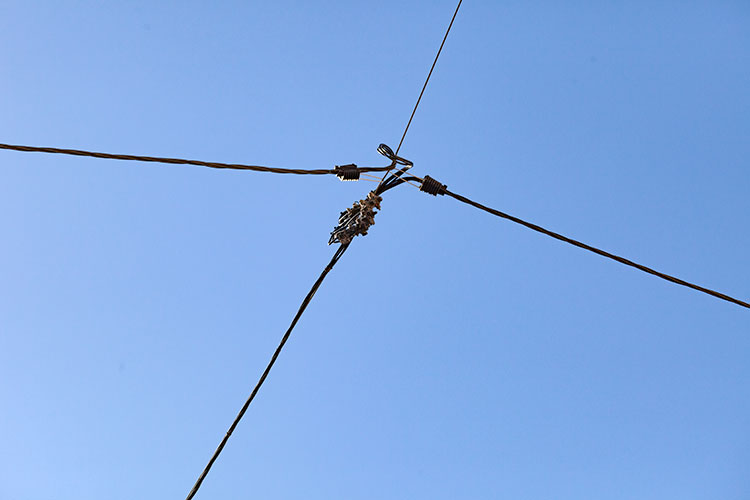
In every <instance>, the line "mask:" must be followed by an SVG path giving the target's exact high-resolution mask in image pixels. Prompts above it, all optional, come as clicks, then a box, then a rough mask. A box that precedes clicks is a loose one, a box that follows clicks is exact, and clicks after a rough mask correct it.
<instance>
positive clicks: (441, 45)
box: [396, 0, 463, 154]
mask: <svg viewBox="0 0 750 500" xmlns="http://www.w3.org/2000/svg"><path fill="white" fill-rule="evenodd" d="M461 2H463V0H458V5H457V6H456V11H455V12H454V13H453V17H452V18H451V22H450V24H449V25H448V29H447V30H446V31H445V36H444V37H443V41H442V43H441V44H440V48H439V49H438V51H437V54H436V55H435V60H434V61H432V67H430V72H429V73H428V74H427V79H426V80H425V82H424V85H423V86H422V91H421V92H420V93H419V97H418V98H417V103H416V104H415V105H414V109H413V110H412V112H411V116H410V117H409V122H408V123H407V124H406V128H405V129H404V133H403V135H402V136H401V140H400V141H399V142H398V147H397V148H396V154H398V152H399V151H400V150H401V145H402V144H403V143H404V137H406V132H408V131H409V125H411V121H412V119H413V118H414V113H416V112H417V108H418V107H419V102H420V101H421V100H422V95H423V94H424V90H425V89H426V88H427V83H429V81H430V77H431V76H432V70H434V69H435V64H437V61H438V57H440V53H441V52H442V51H443V45H445V40H447V39H448V33H450V32H451V27H452V26H453V21H454V20H455V19H456V14H458V9H459V8H460V7H461Z"/></svg>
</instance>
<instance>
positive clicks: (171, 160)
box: [0, 144, 392, 175]
mask: <svg viewBox="0 0 750 500" xmlns="http://www.w3.org/2000/svg"><path fill="white" fill-rule="evenodd" d="M0 149H9V150H12V151H22V152H32V153H54V154H64V155H73V156H89V157H92V158H106V159H109V160H132V161H144V162H154V163H170V164H176V165H198V166H200V167H210V168H225V169H232V170H252V171H255V172H271V173H274V174H298V175H327V174H334V175H338V174H339V173H340V172H341V171H340V169H339V168H338V167H337V168H330V169H312V170H309V169H299V168H279V167H264V166H260V165H243V164H239V163H217V162H210V161H200V160H184V159H182V158H162V157H158V156H139V155H123V154H112V153H98V152H96V151H82V150H79V149H62V148H48V147H39V146H19V145H15V144H0ZM355 168H356V169H357V171H358V172H386V174H387V173H388V172H389V171H390V170H392V167H356V166H355Z"/></svg>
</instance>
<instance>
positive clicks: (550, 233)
mask: <svg viewBox="0 0 750 500" xmlns="http://www.w3.org/2000/svg"><path fill="white" fill-rule="evenodd" d="M445 194H446V195H448V196H450V197H452V198H454V199H456V200H458V201H460V202H463V203H466V204H467V205H471V206H473V207H475V208H478V209H480V210H484V211H485V212H488V213H491V214H492V215H496V216H498V217H502V218H504V219H508V220H509V221H512V222H515V223H516V224H520V225H522V226H525V227H527V228H529V229H533V230H534V231H536V232H538V233H542V234H545V235H547V236H551V237H552V238H555V239H557V240H560V241H564V242H565V243H570V244H571V245H574V246H577V247H578V248H583V249H584V250H588V251H589V252H593V253H595V254H598V255H601V256H602V257H606V258H608V259H612V260H614V261H616V262H619V263H621V264H625V265H626V266H630V267H634V268H636V269H638V270H640V271H643V272H645V273H648V274H652V275H654V276H656V277H659V278H661V279H664V280H667V281H670V282H672V283H676V284H678V285H682V286H686V287H688V288H692V289H693V290H697V291H699V292H703V293H706V294H708V295H712V296H714V297H716V298H719V299H722V300H726V301H727V302H731V303H733V304H737V305H738V306H742V307H745V308H748V309H750V303H747V302H744V301H742V300H739V299H735V298H734V297H730V296H729V295H726V294H723V293H721V292H717V291H715V290H711V289H709V288H705V287H702V286H699V285H696V284H694V283H690V282H688V281H685V280H681V279H680V278H676V277H674V276H670V275H669V274H665V273H662V272H660V271H656V270H654V269H651V268H650V267H646V266H644V265H641V264H638V263H636V262H633V261H632V260H629V259H626V258H624V257H620V256H618V255H614V254H612V253H609V252H606V251H604V250H601V249H599V248H596V247H593V246H591V245H587V244H586V243H582V242H580V241H578V240H574V239H572V238H568V237H567V236H563V235H561V234H559V233H556V232H554V231H550V230H549V229H545V228H543V227H541V226H537V225H536V224H532V223H531V222H527V221H525V220H522V219H519V218H518V217H514V216H512V215H509V214H506V213H504V212H501V211H499V210H495V209H494V208H490V207H487V206H484V205H482V204H481V203H477V202H476V201H472V200H470V199H468V198H465V197H463V196H461V195H460V194H456V193H452V192H450V191H448V190H446V191H445Z"/></svg>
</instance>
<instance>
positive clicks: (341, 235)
mask: <svg viewBox="0 0 750 500" xmlns="http://www.w3.org/2000/svg"><path fill="white" fill-rule="evenodd" d="M381 201H383V198H381V197H380V196H378V195H377V194H375V192H374V191H370V192H369V193H367V197H366V198H365V199H364V200H359V201H357V202H355V203H354V204H353V205H352V207H351V208H347V209H346V210H344V211H343V212H341V215H339V224H338V226H336V227H335V228H333V231H332V232H331V238H330V239H329V240H328V244H329V245H332V244H333V243H341V244H342V245H348V244H349V243H350V242H351V241H352V240H353V239H354V237H355V236H357V235H362V236H365V235H366V234H367V230H368V229H370V226H372V225H373V224H375V214H377V212H376V211H375V209H376V208H377V209H378V210H379V209H380V202H381Z"/></svg>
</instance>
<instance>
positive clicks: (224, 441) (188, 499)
mask: <svg viewBox="0 0 750 500" xmlns="http://www.w3.org/2000/svg"><path fill="white" fill-rule="evenodd" d="M347 248H349V244H348V243H347V244H342V245H341V246H339V248H338V250H336V253H335V254H334V255H333V257H332V258H331V261H330V262H329V263H328V265H327V266H326V267H325V269H323V272H322V273H320V276H319V277H318V279H317V281H316V282H315V283H314V284H313V286H312V288H311V289H310V291H309V292H308V293H307V296H306V297H305V299H304V300H303V301H302V304H301V305H300V306H299V309H298V310H297V314H296V315H295V316H294V319H293V320H292V323H291V324H290V325H289V328H288V329H287V331H286V333H285V334H284V336H283V337H282V338H281V342H280V343H279V346H278V347H277V348H276V351H274V353H273V356H271V361H269V362H268V365H267V366H266V369H265V370H263V374H262V375H261V376H260V379H259V380H258V383H257V384H255V387H254V388H253V391H252V392H251V393H250V397H248V398H247V401H245V404H244V405H242V408H241V409H240V411H239V413H238V414H237V416H236V417H235V419H234V422H232V425H231V426H230V427H229V430H227V433H226V434H225V435H224V438H223V439H222V440H221V442H220V443H219V446H218V447H217V448H216V451H214V454H213V455H212V456H211V459H210V460H209V461H208V464H207V465H206V467H205V468H204V469H203V472H201V475H200V476H198V479H197V481H195V484H194V485H193V488H192V489H191V490H190V493H188V496H187V497H186V500H191V499H192V498H193V497H194V496H195V494H196V493H198V489H200V487H201V484H202V483H203V480H204V479H206V476H207V475H208V472H209V471H210V470H211V466H213V464H214V462H215V461H216V459H217V458H219V455H220V454H221V451H222V450H223V449H224V446H225V445H226V444H227V441H229V438H230V436H231V435H232V432H234V430H235V429H236V428H237V425H238V424H239V423H240V420H242V417H243V416H244V415H245V412H246V411H247V409H248V407H249V406H250V403H252V402H253V399H255V395H256V394H258V390H259V389H260V386H261V385H263V382H265V380H266V377H268V374H269V372H270V371H271V368H272V367H273V365H274V363H276V359H277V358H278V357H279V354H280V353H281V350H282V349H283V348H284V344H286V341H287V340H289V336H290V335H291V334H292V330H293V329H294V327H295V325H296V324H297V321H299V319H300V317H301V316H302V313H303V312H305V309H306V308H307V306H308V304H310V301H311V300H312V298H313V296H314V295H315V292H317V291H318V288H320V285H321V283H323V280H324V279H325V277H326V276H327V275H328V273H329V272H330V271H331V269H333V266H335V265H336V263H337V262H338V261H339V259H340V258H341V256H342V255H344V252H346V249H347Z"/></svg>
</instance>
